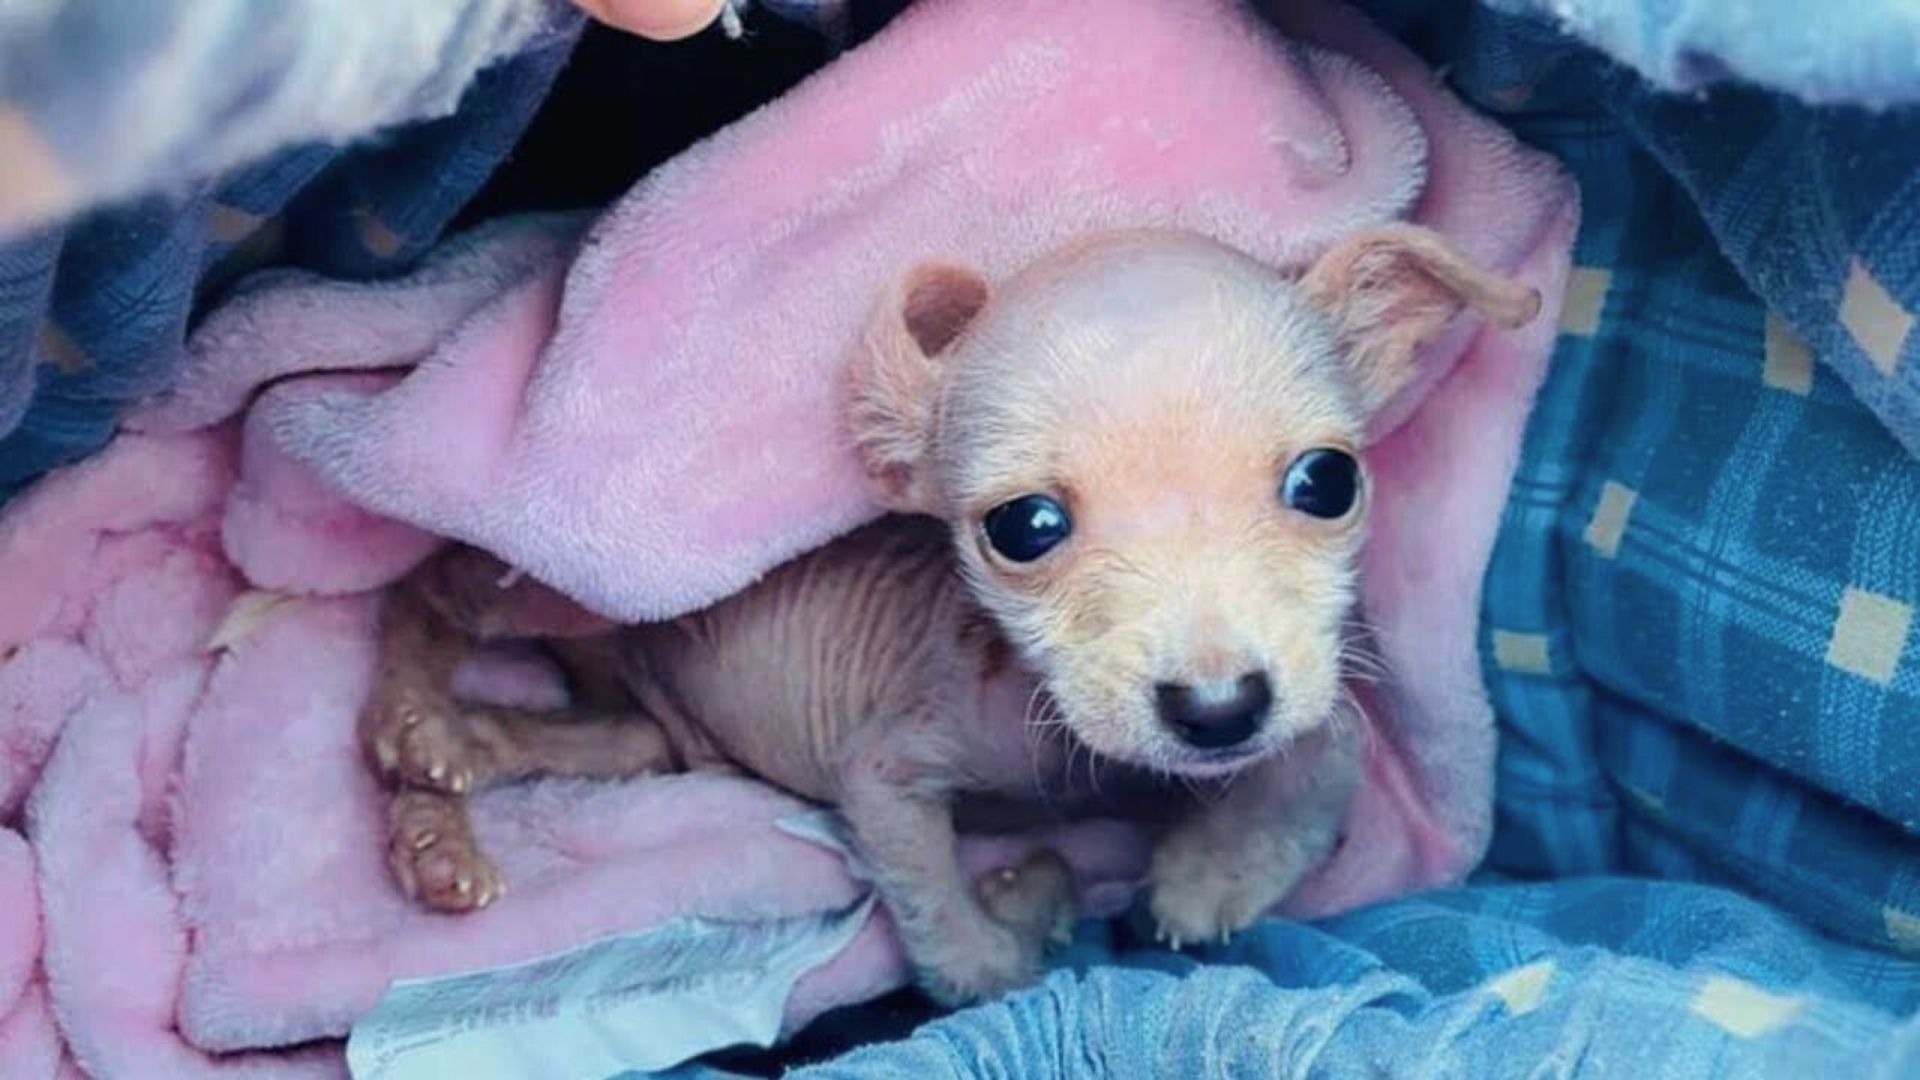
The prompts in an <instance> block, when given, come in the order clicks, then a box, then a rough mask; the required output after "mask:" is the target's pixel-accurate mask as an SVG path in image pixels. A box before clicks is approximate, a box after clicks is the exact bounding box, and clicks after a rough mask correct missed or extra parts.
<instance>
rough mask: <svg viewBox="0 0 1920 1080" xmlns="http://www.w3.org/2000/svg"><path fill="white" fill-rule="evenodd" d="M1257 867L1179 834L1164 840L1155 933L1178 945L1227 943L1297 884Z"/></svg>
mask: <svg viewBox="0 0 1920 1080" xmlns="http://www.w3.org/2000/svg"><path fill="white" fill-rule="evenodd" d="M1256 869H1257V868H1254V867H1248V866H1243V865H1239V864H1237V863H1233V862H1230V861H1228V860H1226V859H1223V858H1220V857H1218V856H1216V855H1215V854H1214V853H1212V852H1210V851H1208V850H1206V849H1205V848H1204V847H1202V846H1200V845H1197V844H1183V843H1180V842H1179V841H1178V839H1177V837H1176V838H1173V839H1172V840H1170V842H1168V843H1164V844H1162V845H1161V848H1160V850H1159V851H1156V852H1155V853H1154V858H1153V870H1152V873H1151V882H1152V892H1151V895H1150V897H1149V899H1148V907H1149V909H1150V911H1151V912H1152V915H1153V919H1154V924H1155V927H1156V936H1157V937H1158V938H1159V940H1161V941H1162V942H1164V943H1166V944H1167V945H1169V946H1171V947H1173V948H1175V949H1178V948H1180V947H1182V946H1184V945H1192V944H1204V943H1212V942H1225V941H1227V940H1228V939H1229V938H1231V937H1232V936H1233V935H1234V934H1236V933H1239V932H1240V931H1241V930H1244V929H1246V928H1247V927H1248V926H1250V925H1252V924H1253V922H1254V921H1255V920H1257V919H1259V918H1260V916H1261V915H1263V914H1264V913H1265V912H1266V910H1267V909H1268V908H1270V907H1272V906H1273V905H1274V904H1275V903H1277V902H1278V901H1279V900H1280V898H1281V897H1282V896H1284V895H1285V894H1286V891H1287V888H1288V887H1289V886H1291V884H1292V880H1291V877H1290V876H1287V877H1288V880H1284V881H1281V880H1275V879H1274V878H1273V877H1270V876H1268V875H1262V874H1259V873H1257V872H1255V871H1256ZM1282 876H1285V875H1282Z"/></svg>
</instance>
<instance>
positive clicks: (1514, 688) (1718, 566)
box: [1483, 108, 1920, 952]
mask: <svg viewBox="0 0 1920 1080" xmlns="http://www.w3.org/2000/svg"><path fill="white" fill-rule="evenodd" d="M1635 115H1637V114H1632V113H1629V115H1628V116H1627V118H1626V119H1625V120H1624V121H1623V120H1621V119H1619V118H1618V117H1617V116H1615V115H1608V114H1607V113H1606V112H1603V111H1600V110H1597V109H1591V108H1589V109H1586V110H1569V111H1556V110H1553V109H1539V110H1537V111H1529V112H1527V113H1525V114H1522V115H1519V116H1517V117H1515V122H1516V126H1517V127H1518V128H1519V130H1520V131H1521V132H1522V133H1523V135H1525V136H1526V137H1528V138H1529V139H1531V140H1533V141H1535V142H1536V143H1538V144H1540V145H1542V146H1545V147H1546V148H1548V149H1550V150H1552V151H1553V152H1555V153H1556V154H1558V155H1559V156H1560V157H1561V158H1562V159H1563V160H1565V161H1566V162H1567V163H1568V164H1569V166H1570V167H1571V168H1572V169H1573V170H1574V171H1575V172H1576V174H1578V175H1579V177H1580V179H1581V182H1582V188H1583V192H1584V194H1585V198H1586V203H1587V205H1586V225H1585V227H1584V228H1583V231H1582V235H1581V237H1580V239H1579V243H1578V246H1577V249H1576V254H1575V263H1576V265H1577V267H1578V269H1577V270H1576V272H1575V274H1574V275H1573V284H1572V286H1571V289H1570V294H1569V303H1568V312H1567V316H1566V318H1565V319H1564V320H1563V327H1562V336H1561V338H1560V342H1559V345H1558V348H1557V351H1556V355H1555V360H1554V368H1553V371H1552V374H1551V375H1550V377H1549V379H1548V382H1547V385H1546V388H1545V391H1544V393H1543V395H1542V397H1541V399H1540V401H1539V403H1538V406H1537V411H1536V414H1535V416H1534V419H1533V421H1532V423H1531V426H1530V429H1529V433H1528V436H1527V442H1526V446H1525V451H1524V453H1523V455H1522V464H1521V467H1520V470H1519V473H1518V475H1517V477H1516V479H1515V483H1514V489H1513V495H1512V499H1511V501H1510V504H1509V507H1508V510H1507V515H1506V519H1505V522H1504V523H1503V528H1502V534H1501V540H1500V543H1499V545H1498V548H1497V550H1496V552H1495V554H1494V558H1493V561H1492V565H1491V567H1490V569H1489V573H1488V578H1487V589H1486V600H1485V610H1484V627H1483V635H1484V640H1483V646H1484V653H1485V655H1486V657H1487V663H1486V676H1487V680H1488V684H1489V686H1490V688H1491V691H1492V693H1493V697H1494V702H1495V706H1496V709H1497V711H1498V713H1499V715H1500V718H1501V722H1502V725H1503V728H1502V733H1503V748H1502V753H1501V758H1500V766H1499V777H1498V781H1497V788H1496V790H1497V805H1496V812H1497V829H1496V837H1495V843H1494V849H1493V851H1492V855H1491V859H1492V863H1493V865H1495V866H1497V867H1500V868H1502V869H1506V870H1509V871H1513V872H1518V873H1523V874H1528V875H1539V876H1564V875H1569V874H1585V873H1595V872H1621V871H1624V872H1633V873H1646V874H1652V875H1656V876H1661V877H1669V878H1684V879H1696V880H1709V881H1722V882H1728V883H1732V884H1736V885H1738V886H1739V887H1740V888H1742V889H1745V890H1748V891H1750V892H1753V893H1755V894H1757V895H1760V896H1763V897H1766V898H1767V899H1769V900H1771V901H1772V902H1774V903H1776V904H1778V905H1780V906H1781V907H1783V908H1785V909H1786V910H1788V911H1790V912H1793V913H1794V914H1797V915H1799V916H1801V917H1803V918H1805V919H1807V920H1809V921H1811V922H1813V923H1814V924H1816V925H1818V926H1820V927H1821V928H1823V929H1825V930H1827V931H1829V932H1832V933H1835V934H1839V935H1842V936H1844V937H1846V938H1848V939H1851V940H1853V941H1857V942H1860V943H1863V944H1867V945H1872V946H1876V947H1880V948H1891V949H1896V950H1905V951H1909V952H1920V892H1916V889H1917V888H1920V842H1917V841H1916V838H1915V836H1914V834H1913V831H1912V830H1913V829H1914V828H1915V827H1916V826H1920V786H1916V785H1915V784H1913V782H1912V780H1911V777H1912V769H1913V763H1914V762H1916V761H1920V618H1916V615H1915V611H1916V607H1920V461H1916V459H1915V458H1914V457H1913V456H1912V455H1911V454H1909V453H1908V452H1907V451H1906V450H1905V449H1904V448H1903V447H1902V446H1901V445H1900V443H1899V442H1897V441H1896V440H1895V439H1894V438H1893V436H1892V435H1890V434H1889V433H1888V431H1887V429H1886V428H1885V427H1883V426H1882V425H1881V424H1879V423H1877V422H1876V419H1875V416H1874V414H1873V413H1872V412H1871V411H1869V409H1868V408H1866V407H1865V406H1863V405H1862V404H1861V403H1860V401H1859V399H1858V398H1856V396H1855V395H1854V394H1853V393H1851V392H1850V390H1849V387H1848V386H1847V385H1846V384H1845V383H1844V382H1843V381H1842V379H1841V378H1839V377H1837V375H1836V369H1835V368H1834V367H1832V366H1830V365H1828V364H1826V363H1822V362H1817V361H1816V359H1815V358H1816V357H1820V358H1821V359H1827V358H1828V357H1827V354H1824V353H1821V352H1820V351H1818V350H1816V349H1814V348H1811V347H1809V345H1808V344H1807V343H1806V342H1805V341H1804V340H1803V339H1802V338H1800V337H1799V336H1798V335H1797V334H1796V333H1795V332H1794V331H1793V330H1792V329H1790V326H1791V325H1793V324H1795V323H1796V320H1795V319H1793V318H1791V317H1783V316H1781V315H1779V314H1776V313H1774V312H1772V311H1770V310H1769V308H1768V307H1767V306H1766V305H1765V304H1764V303H1762V302H1761V301H1760V300H1759V299H1757V298H1756V297H1755V296H1754V294H1753V293H1752V292H1751V291H1750V289H1749V288H1748V286H1747V285H1746V284H1745V282H1744V281H1743V277H1742V274H1741V273H1740V272H1739V269H1738V268H1739V266H1740V264H1739V262H1738V261H1737V259H1738V255H1739V254H1740V252H1741V250H1742V249H1741V247H1740V245H1739V244H1737V243H1734V244H1729V245H1728V247H1729V249H1730V250H1732V251H1733V252H1734V254H1735V257H1736V258H1735V259H1733V260H1730V259H1729V258H1727V257H1725V256H1723V255H1722V254H1721V252H1720V247H1719V246H1718V244H1716V239H1724V234H1723V233H1721V234H1716V232H1715V230H1713V229H1711V228H1710V227H1709V224H1708V222H1710V221H1712V220H1713V218H1712V209H1711V207H1713V206H1717V207H1720V208H1722V209H1724V208H1725V207H1727V206H1729V205H1732V204H1733V203H1734V202H1737V201H1739V200H1738V199H1736V197H1735V196H1733V195H1731V194H1728V193H1725V192H1720V193H1718V194H1717V195H1716V197H1715V198H1714V199H1713V200H1711V201H1710V209H1709V215H1708V217H1707V218H1705V219H1703V217H1702V214H1701V213H1700V212H1699V211H1697V210H1696V209H1695V208H1694V206H1693V205H1692V202H1693V195H1692V194H1691V193H1690V192H1689V191H1687V190H1686V189H1685V187H1684V186H1683V184H1682V183H1680V182H1679V181H1677V180H1676V179H1675V178H1674V177H1673V176H1672V174H1671V173H1670V172H1669V171H1668V170H1667V168H1665V167H1664V166H1663V164H1662V163H1661V162H1659V161H1657V160H1656V159H1655V158H1654V157H1653V156H1652V155H1651V154H1649V153H1648V152H1647V151H1646V150H1644V149H1643V147H1644V145H1645V143H1646V139H1645V138H1644V137H1643V136H1644V133H1643V132H1641V131H1639V130H1638V129H1637V128H1636V123H1637V121H1636V120H1635V118H1634V117H1635ZM1896 130H1898V129H1897V126H1896ZM1913 146H1914V148H1916V149H1920V139H1916V140H1915V141H1914V143H1913ZM1756 156H1757V159H1758V160H1757V162H1755V163H1752V164H1750V165H1749V166H1748V169H1749V170H1751V169H1756V168H1763V167H1764V163H1765V162H1766V161H1767V160H1770V155H1769V154H1767V153H1765V152H1764V151H1756ZM1741 171H1742V170H1734V169H1729V170H1727V172H1728V173H1729V174H1731V173H1734V172H1741ZM1913 173H1914V177H1915V179H1914V181H1912V182H1910V183H1909V184H1908V186H1909V187H1911V188H1912V189H1913V191H1914V193H1915V195H1916V197H1920V166H1917V167H1916V168H1915V169H1914V170H1913ZM1748 201H1749V202H1757V203H1760V204H1766V205H1772V204H1773V203H1772V200H1771V199H1770V198H1768V197H1755V198H1754V199H1750V200H1748ZM1763 216H1764V215H1763ZM1868 216H1869V217H1871V216H1872V215H1868ZM1916 236H1920V230H1910V231H1908V232H1907V233H1906V235H1905V236H1904V237H1900V238H1898V242H1902V243H1904V244H1905V245H1906V254H1905V255H1904V256H1901V255H1899V254H1898V253H1896V254H1894V255H1892V256H1875V255H1873V254H1868V255H1866V256H1864V258H1865V259H1866V261H1868V262H1869V263H1873V264H1875V265H1880V266H1883V267H1884V266H1893V265H1896V264H1898V263H1900V261H1901V258H1903V257H1904V258H1905V260H1906V262H1907V263H1908V264H1911V263H1912V262H1913V258H1914V256H1913V253H1914V252H1915V251H1916V250H1920V245H1916V244H1915V243H1914V237H1916ZM1780 239H1784V240H1787V241H1793V240H1797V239H1800V238H1799V237H1796V236H1792V235H1786V236H1783V237H1780ZM1894 242H1896V241H1895V240H1894V239H1891V238H1887V239H1885V243H1889V244H1890V243H1894ZM1778 247H1780V248H1782V249H1787V250H1789V251H1791V249H1792V247H1793V244H1792V243H1791V242H1788V243H1780V244H1779V245H1778ZM1784 260H1785V256H1776V257H1775V260H1774V261H1776V262H1780V261H1784ZM1751 269H1752V268H1751V267H1749V270H1751ZM1900 280H1901V281H1902V282H1903V283H1905V284H1907V285H1912V284H1920V279H1914V278H1913V277H1912V275H1908V277H1906V278H1901V279H1900ZM1840 303H1841V305H1842V306H1844V301H1841V302H1840ZM1828 317H1829V319H1832V318H1834V315H1833V312H1832V311H1829V312H1828ZM1842 318H1843V317H1842ZM1917 367H1920V366H1917Z"/></svg>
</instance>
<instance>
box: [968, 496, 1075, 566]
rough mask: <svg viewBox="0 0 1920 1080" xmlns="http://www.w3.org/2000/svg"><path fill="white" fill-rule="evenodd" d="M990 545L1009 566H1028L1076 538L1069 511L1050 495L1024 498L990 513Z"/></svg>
mask: <svg viewBox="0 0 1920 1080" xmlns="http://www.w3.org/2000/svg"><path fill="white" fill-rule="evenodd" d="M981 524H982V525H983V526H985V528H986V532H987V543H989V544H991V545H993V550H995V551H997V552H999V553H1000V556H1001V557H1002V558H1004V559H1006V560H1007V561H1009V562H1017V563H1028V562H1032V561H1033V560H1035V559H1037V558H1039V557H1040V556H1042V555H1045V554H1046V553H1047V552H1049V551H1052V550H1053V549H1054V548H1056V547H1059V546H1060V542H1061V541H1062V540H1065V539H1066V538H1067V537H1068V536H1070V535H1072V534H1073V521H1072V519H1070V518H1068V517H1067V508H1066V507H1064V506H1061V505H1060V501H1059V500H1058V499H1055V498H1053V497H1051V496H1047V495H1022V496H1020V497H1019V498H1017V499H1014V500H1012V501H1011V502H1004V503H1001V504H1000V505H999V506H996V507H994V508H993V509H991V510H989V511H987V516H986V519H985V520H984V521H983V522H982V523H981Z"/></svg>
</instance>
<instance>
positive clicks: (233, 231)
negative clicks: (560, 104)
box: [0, 4, 575, 500]
mask: <svg viewBox="0 0 1920 1080" xmlns="http://www.w3.org/2000/svg"><path fill="white" fill-rule="evenodd" d="M242 6H246V7H249V8H250V9H252V8H258V6H257V5H242ZM386 6H387V7H390V8H391V7H395V5H386ZM156 7H166V8H168V9H172V8H174V7H184V5H172V4H168V5H156ZM68 10H70V11H72V12H74V13H76V17H78V16H82V15H84V14H85V13H86V12H89V11H92V10H93V9H91V8H85V7H69V8H68ZM103 10H104V9H103ZM115 10H116V11H117V10H118V9H117V8H115ZM142 10H144V8H143V9H142ZM258 10H259V11H260V12H261V13H262V16H263V17H265V15H266V12H267V9H265V8H258ZM104 21H105V22H107V23H110V24H113V25H118V23H117V21H116V20H115V19H113V18H108V19H106V20H104ZM574 29H575V26H574V24H571V23H568V24H562V25H559V26H556V27H555V28H553V29H552V30H550V31H549V32H548V33H546V34H545V35H543V36H541V37H539V38H536V39H535V40H533V41H530V42H528V43H527V45H528V51H525V52H523V53H521V54H519V55H518V56H517V57H515V58H513V59H511V60H509V61H506V62H503V63H500V64H496V65H494V66H493V67H491V68H489V69H488V70H487V71H486V72H485V73H484V74H482V75H481V76H480V78H479V80H478V82H476V83H475V84H474V86H473V89H472V92H471V94H470V95H469V97H468V98H467V99H466V102H467V103H466V106H465V107H464V108H463V109H461V110H460V111H459V112H458V113H456V114H455V115H454V116H452V117H448V118H445V119H442V120H438V121H434V122H431V123H426V124H421V125H417V126H415V127H413V128H410V129H408V130H407V131H405V132H404V133H403V138H404V140H405V141H404V142H403V143H402V144H399V145H398V146H386V145H365V146H361V147H357V148H354V149H351V150H346V151H337V150H335V149H334V148H331V147H326V146H309V147H304V148H299V149H294V150H289V151H286V152H285V153H282V154H280V155H278V156H276V157H274V158H272V159H270V160H267V161H264V162H260V163H257V164H253V165H249V166H247V167H245V168H242V169H240V170H238V171H236V172H232V173H229V174H226V175H224V176H222V177H219V178H218V179H215V180H212V181H209V182H207V183H205V184H201V185H182V188H183V190H177V191H170V192H168V193H166V194H159V195H151V196H147V197H144V198H142V199H140V200H138V201H135V202H132V203H128V204H125V205H120V206H115V207H113V208H112V209H108V210H103V211H101V212H98V213H95V214H91V215H88V216H86V217H83V218H81V219H79V220H77V221H75V222H73V223H71V224H67V225H61V226H50V227H46V228H43V229H40V230H39V231H36V232H33V233H29V234H26V235H24V236H17V237H12V238H8V239H4V240H0V500H3V499H5V498H6V497H9V496H11V495H13V494H14V493H16V492H17V491H18V490H19V489H20V488H21V487H22V486H23V485H25V484H26V483H27V482H28V481H30V480H32V479H33V478H34V477H36V476H39V475H40V474H42V473H44V472H45V471H46V470H48V469H50V468H52V467H54V466H57V465H61V464H64V463H67V462H70V461H73V460H76V459H78V458H80V457H82V456H84V455H86V454H88V453H91V452H93V451H95V450H98V449H99V448H100V447H101V446H103V445H104V444H105V443H106V442H107V440H108V439H109V438H110V437H111V436H112V435H113V432H114V430H115V428H116V427H117V426H118V424H119V421H120V419H121V417H122V416H123V415H124V414H125V413H126V411H127V410H128V409H129V407H130V406H131V405H133V404H134V403H136V402H138V401H140V400H142V399H144V398H146V397H148V396H150V395H152V394H154V393H157V392H159V391H161V390H164V389H165V388H166V387H168V386H169V385H171V383H172V381H173V379H174V378H175V376H176V375H177V373H178V371H179V369H180V364H181V359H182V357H183V355H184V341H185V337H186V333H187V326H188V320H189V317H190V315H191V313H192V312H193V309H194V305H195V303H196V300H197V298H198V297H199V296H200V295H201V294H203V293H205V292H207V291H210V290H211V289H213V288H216V287H218V286H219V285H220V284H221V283H222V282H223V281H228V280H231V278H232V277H233V276H234V275H235V274H237V273H239V272H241V271H242V270H245V269H249V268H252V267H257V266H261V265H274V264H280V263H291V264H295V265H302V266H307V267H309V268H312V269H315V270H322V271H325V272H327V273H330V274H333V275H336V276H353V277H375V276H380V275H383V274H390V273H393V272H395V271H396V270H399V269H404V268H406V267H409V266H411V265H412V264H413V263H414V262H415V261H416V260H417V259H418V258H419V257H420V255H421V253H422V252H424V251H426V250H427V248H428V247H429V246H430V245H431V244H432V243H433V241H434V240H435V239H436V238H437V237H438V235H439V233H440V232H441V230H443V229H444V228H446V226H447V224H448V222H449V221H450V220H452V218H453V216H454V214H455V212H456V211H458V210H459V208H460V206H461V205H462V204H463V203H464V202H465V201H466V200H467V199H468V198H469V197H470V196H472V194H473V193H474V192H475V191H476V190H477V189H478V188H479V187H480V185H481V184H482V183H483V182H484V181H485V180H486V178H487V176H488V174H489V173H490V172H491V171H492V170H493V168H494V166H495V165H496V164H497V163H498V162H499V161H500V159H501V157H502V156H503V155H505V154H506V152H507V151H508V150H509V149H510V148H511V147H512V145H513V140H514V139H516V138H517V137H518V136H519V134H520V132H521V130H522V129H523V128H524V127H525V125H526V123H527V120H528V118H529V117H530V116H531V115H532V114H533V110H534V108H535V107H536V106H537V105H538V104H539V101H540V99H541V96H542V95H543V94H544V93H545V91H546V88H547V87H548V85H549V84H550V83H551V82H552V80H553V77H554V75H555V73H556V72H557V71H558V70H559V68H560V65H561V64H562V62H563V61H564V60H565V59H566V57H567V55H568V53H569V51H570V50H571V48H572V44H573V37H574ZM8 43H10V39H9V38H7V36H6V28H5V25H4V23H3V22H0V46H4V45H5V44H8ZM235 48H236V49H239V48H241V46H235ZM7 70H9V69H8V67H7V66H6V64H5V63H4V62H0V71H7ZM72 73H73V74H75V75H79V76H82V78H83V80H84V82H85V83H86V84H87V85H90V86H95V87H101V88H106V87H117V86H120V85H122V84H121V83H120V81H119V80H116V79H114V78H109V77H105V76H104V75H103V74H102V73H101V72H100V70H99V69H97V68H75V69H73V72H72ZM60 85H65V83H64V82H63V83H61V84H60ZM84 119H86V114H84V113H82V114H80V116H79V117H77V118H76V119H75V120H74V121H73V122H74V123H75V124H76V126H79V125H80V124H81V121H82V120H84ZM121 126H124V124H123V125H121ZM89 130H91V129H89Z"/></svg>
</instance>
